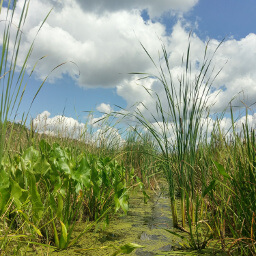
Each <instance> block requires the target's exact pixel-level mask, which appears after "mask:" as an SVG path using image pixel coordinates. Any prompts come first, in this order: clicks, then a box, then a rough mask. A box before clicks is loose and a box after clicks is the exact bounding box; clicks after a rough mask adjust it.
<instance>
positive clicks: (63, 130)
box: [33, 111, 88, 139]
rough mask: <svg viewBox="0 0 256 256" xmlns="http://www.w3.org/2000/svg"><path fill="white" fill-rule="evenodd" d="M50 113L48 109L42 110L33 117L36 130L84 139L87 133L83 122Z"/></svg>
mask: <svg viewBox="0 0 256 256" xmlns="http://www.w3.org/2000/svg"><path fill="white" fill-rule="evenodd" d="M50 115H51V114H50V113H49V112H48V111H44V112H42V113H41V114H39V115H37V116H36V118H35V119H33V127H34V129H35V130H36V131H37V132H39V133H45V134H50V135H55V136H60V137H68V138H73V139H85V137H86V136H87V135H88V134H87V126H86V125H85V124H84V123H79V122H78V121H77V120H75V119H73V118H72V117H66V116H60V115H57V116H54V117H50Z"/></svg>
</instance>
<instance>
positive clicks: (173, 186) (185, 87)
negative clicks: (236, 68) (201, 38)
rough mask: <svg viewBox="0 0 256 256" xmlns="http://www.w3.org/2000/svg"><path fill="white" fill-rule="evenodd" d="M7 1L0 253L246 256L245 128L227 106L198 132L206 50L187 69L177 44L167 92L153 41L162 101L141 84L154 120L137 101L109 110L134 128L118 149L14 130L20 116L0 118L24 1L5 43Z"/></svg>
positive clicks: (249, 186) (250, 190)
mask: <svg viewBox="0 0 256 256" xmlns="http://www.w3.org/2000/svg"><path fill="white" fill-rule="evenodd" d="M2 4H3V2H1V4H0V14H1V15H2V13H1V9H2ZM9 4H10V6H9V8H8V13H7V14H6V15H7V17H6V20H10V22H5V29H4V34H3V43H2V55H1V63H0V86H1V90H0V96H1V105H0V178H1V179H0V255H31V254H35V253H37V255H71V254H72V255H75V254H82V255H118V254H122V253H123V254H128V253H131V254H133V255H179V254H185V255H186V254H188V255H198V254H205V255H211V254H212V255H255V254H256V244H255V243H256V240H255V230H256V224H255V212H256V191H255V188H256V170H255V168H256V155H255V149H256V148H255V147H256V142H255V131H254V129H253V128H251V127H250V126H249V124H248V122H247V121H248V120H247V118H246V119H245V122H244V123H243V124H242V129H240V130H238V129H237V127H236V122H235V118H234V114H233V109H232V106H231V104H230V109H229V113H230V116H231V120H232V124H231V127H230V132H229V136H227V134H225V133H224V132H223V130H222V129H221V119H216V120H215V122H214V124H213V129H212V131H211V132H210V133H207V127H206V129H205V123H202V120H207V117H209V115H208V113H209V111H210V109H209V105H208V93H209V91H210V90H211V86H212V83H213V82H214V77H213V78H209V77H211V76H208V72H209V70H210V65H211V60H212V58H214V56H212V57H210V58H209V57H208V55H207V54H206V55H205V58H204V61H203V63H202V64H201V68H200V69H199V72H198V74H197V75H196V76H195V77H194V76H193V77H192V75H191V74H190V64H189V63H190V60H189V57H190V46H188V51H187V55H186V56H187V57H186V59H185V61H183V64H182V65H183V67H184V73H182V74H181V77H180V80H179V87H178V89H177V87H175V86H174V83H173V80H172V75H171V73H169V71H170V68H169V62H168V53H167V52H166V50H165V48H164V46H163V49H162V55H163V59H164V60H165V64H164V65H165V66H164V67H163V66H160V67H158V65H157V64H155V62H154V61H153V60H152V61H153V64H154V65H155V67H156V68H157V70H158V71H159V73H158V75H157V76H154V75H152V74H148V75H149V76H150V77H155V78H156V79H158V81H159V82H160V86H163V87H164V89H165V95H164V97H165V98H166V101H167V103H168V104H167V105H166V104H165V105H163V104H162V103H163V101H162V96H161V97H160V96H159V95H158V94H157V93H156V92H155V91H147V92H148V93H149V94H150V95H151V96H152V98H153V99H154V100H155V104H156V110H157V114H158V115H157V116H154V115H153V114H152V116H151V117H152V119H153V120H154V122H150V121H149V120H148V119H147V118H146V117H145V115H143V114H142V112H141V111H140V109H141V108H139V107H138V108H135V110H134V111H133V112H131V113H129V112H128V114H127V112H118V113H111V115H112V116H115V117H120V116H121V117H122V118H127V119H131V118H132V120H137V124H138V125H141V126H142V127H143V128H144V130H143V129H142V130H140V129H139V128H138V129H137V128H136V129H135V128H134V129H133V130H130V131H129V132H127V133H126V137H125V138H124V142H123V143H122V144H121V145H118V146H116V145H115V144H113V143H105V142H104V141H103V142H102V143H98V142H95V141H91V142H88V140H87V139H86V140H85V138H84V137H83V136H85V135H84V134H82V135H81V136H80V137H79V138H77V139H71V138H67V137H65V136H62V134H59V136H49V135H45V134H40V133H37V131H36V128H35V127H33V125H31V127H30V129H28V128H26V126H25V124H26V122H27V116H26V115H24V118H23V122H22V124H17V123H15V122H14V121H13V119H12V118H13V116H16V114H17V112H18V109H19V106H20V103H21V101H22V97H23V92H24V91H25V90H26V85H27V82H26V81H24V77H26V65H27V61H28V58H29V56H30V54H31V52H32V50H33V44H32V45H31V48H30V49H29V52H28V54H27V58H26V59H25V61H24V65H23V67H22V68H21V69H19V70H17V69H16V62H17V58H18V52H19V44H20V42H21V41H20V40H21V37H22V26H23V25H24V22H25V19H26V14H27V8H28V5H27V2H26V1H25V4H24V9H23V11H22V14H21V17H20V22H19V24H18V25H17V27H15V31H16V34H15V43H14V45H12V47H11V46H10V45H9V44H10V36H11V29H13V23H14V22H13V20H12V17H13V16H12V15H13V13H14V12H15V1H14V6H13V5H11V4H12V1H9ZM10 17H11V18H10ZM9 18H10V19H9ZM43 23H44V22H43ZM43 23H42V26H43ZM39 30H40V28H39ZM12 32H13V31H12ZM218 47H219V46H218ZM218 47H217V48H218ZM144 50H145V51H146V49H144ZM216 50H217V49H216ZM206 52H207V51H206ZM146 54H147V51H146ZM149 57H150V56H149ZM150 58H151V57H150ZM34 68H36V65H35V67H34ZM17 74H18V75H17ZM31 74H32V72H31ZM144 75H145V74H144ZM217 75H218V74H217ZM16 78H17V80H15V79H16ZM14 80H15V81H14ZM43 84H44V82H43V83H42V84H41V85H40V87H39V90H38V92H37V93H39V91H40V88H41V87H42V86H43ZM175 88H176V89H175ZM35 99H36V95H35V98H34V99H32V103H33V101H34V100H35ZM145 108H146V106H145ZM245 110H246V117H248V108H247V107H246V108H245ZM123 113H126V114H125V115H124V114H123ZM10 120H12V122H10ZM142 131H144V132H142ZM85 141H86V143H85ZM142 246H143V247H142Z"/></svg>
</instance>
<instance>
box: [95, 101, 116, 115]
mask: <svg viewBox="0 0 256 256" xmlns="http://www.w3.org/2000/svg"><path fill="white" fill-rule="evenodd" d="M96 109H97V110H98V111H99V112H103V113H106V114H109V113H111V112H112V111H113V109H112V108H111V106H110V105H109V104H106V103H101V104H100V105H98V106H97V107H96Z"/></svg>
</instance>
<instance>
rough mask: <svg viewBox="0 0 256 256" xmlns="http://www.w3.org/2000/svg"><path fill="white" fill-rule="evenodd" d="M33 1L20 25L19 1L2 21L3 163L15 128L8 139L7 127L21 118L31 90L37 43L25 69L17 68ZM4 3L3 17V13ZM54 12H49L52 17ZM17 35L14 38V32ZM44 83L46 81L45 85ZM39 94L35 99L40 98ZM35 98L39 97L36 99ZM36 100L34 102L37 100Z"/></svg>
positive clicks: (0, 145) (0, 149)
mask: <svg viewBox="0 0 256 256" xmlns="http://www.w3.org/2000/svg"><path fill="white" fill-rule="evenodd" d="M29 2H30V1H29V0H25V1H24V5H23V8H22V11H21V14H20V18H19V21H18V24H15V23H14V17H15V15H16V4H17V0H13V1H11V0H9V2H8V6H7V8H5V10H6V14H5V15H6V17H5V18H3V19H2V20H1V25H2V24H4V25H3V26H4V29H3V38H2V47H1V48H2V54H1V62H0V87H1V88H0V97H1V98H0V99H1V103H0V163H1V162H2V159H3V155H4V149H5V152H7V151H8V148H9V146H10V140H11V134H12V127H11V129H10V130H9V132H8V133H9V134H8V135H9V136H8V139H7V127H8V121H9V120H10V119H11V118H12V120H13V121H14V120H15V118H16V117H17V114H18V110H19V107H20V104H21V101H22V98H23V95H24V93H25V90H26V88H27V81H25V80H26V79H25V78H26V72H27V66H28V61H29V58H30V56H31V54H32V51H33V47H34V42H35V41H33V42H32V44H31V45H30V48H29V50H28V52H27V54H26V56H25V59H24V61H23V64H22V66H21V67H17V61H18V58H19V51H20V48H21V42H22V36H23V31H22V30H23V27H24V25H25V22H26V18H27V14H28V8H29ZM3 10H4V9H3V1H1V3H0V15H1V17H2V14H3ZM49 14H50V13H48V15H49ZM48 15H47V16H46V18H45V20H44V21H43V22H42V23H41V26H40V27H39V29H38V31H37V33H38V32H39V31H40V30H41V28H42V26H43V24H44V22H45V21H46V19H47V17H48ZM13 32H14V38H13V37H12V33H13ZM35 67H36V65H35V66H34V67H33V69H32V71H31V73H30V75H29V76H31V75H32V73H33V70H34V69H35ZM43 83H44V82H43ZM43 83H42V84H41V86H40V87H39V89H38V91H37V92H36V95H37V94H38V92H39V91H40V89H41V87H42V85H43ZM36 95H35V97H36ZM34 99H35V98H34ZM34 99H33V100H32V102H33V101H34ZM27 114H28V113H27ZM26 118H27V115H23V119H24V120H23V121H25V120H26Z"/></svg>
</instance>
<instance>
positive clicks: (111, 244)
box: [27, 189, 219, 256]
mask: <svg viewBox="0 0 256 256" xmlns="http://www.w3.org/2000/svg"><path fill="white" fill-rule="evenodd" d="M148 194H149V195H150V199H149V200H148V202H147V204H145V203H144V197H143V193H142V192H140V191H133V192H132V193H131V195H130V205H129V211H128V213H127V215H119V216H116V217H113V218H112V219H110V224H109V225H108V226H107V227H105V228H104V229H103V226H102V225H104V224H99V226H98V227H96V231H95V230H91V231H88V232H87V233H86V234H85V235H84V236H83V237H82V238H81V239H80V241H79V242H78V244H77V245H76V246H75V247H73V248H69V249H68V250H64V251H59V252H56V251H55V252H53V251H50V252H49V255H53V256H54V255H59V256H64V255H88V256H89V255H91V256H96V255H102V256H103V255H104V256H105V255H106V256H107V255H112V254H113V253H114V252H115V251H117V250H118V248H119V247H120V246H122V245H125V244H127V243H136V244H139V245H141V246H143V248H139V249H136V250H134V251H133V252H132V253H131V254H129V255H133V256H134V255H137V256H151V255H181V254H183V255H199V252H197V251H194V252H191V251H188V250H187V251H184V250H183V251H182V250H181V248H182V246H183V245H184V241H182V240H181V239H180V238H178V237H177V236H174V235H172V234H170V233H168V232H167V231H166V230H165V229H168V230H171V231H175V232H178V231H177V230H175V229H174V228H173V226H172V218H171V210H170V199H169V197H168V193H167V190H166V189H162V190H161V191H156V192H153V191H149V192H148ZM85 227H86V225H85V224H84V223H78V225H77V227H76V232H77V234H79V232H81V231H83V230H84V228H85ZM182 235H184V233H182ZM41 251H42V253H41ZM41 251H38V250H37V254H38V255H48V254H47V253H46V252H45V249H43V248H42V249H41ZM33 254H35V252H34V253H33ZM201 254H202V253H201ZM203 254H204V255H219V254H216V252H214V253H213V254H212V250H205V252H204V253H203ZM27 255H30V254H27Z"/></svg>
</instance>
